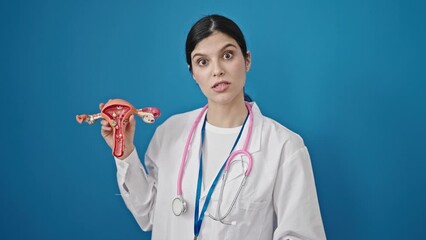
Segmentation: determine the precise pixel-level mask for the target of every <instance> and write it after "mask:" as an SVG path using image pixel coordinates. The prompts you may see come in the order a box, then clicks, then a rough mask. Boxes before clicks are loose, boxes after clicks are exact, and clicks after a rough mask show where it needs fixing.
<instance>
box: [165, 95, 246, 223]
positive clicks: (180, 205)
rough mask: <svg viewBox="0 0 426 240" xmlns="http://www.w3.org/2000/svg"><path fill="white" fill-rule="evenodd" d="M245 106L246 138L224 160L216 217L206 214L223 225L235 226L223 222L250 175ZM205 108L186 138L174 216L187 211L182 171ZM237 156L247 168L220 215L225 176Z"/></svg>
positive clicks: (174, 204)
mask: <svg viewBox="0 0 426 240" xmlns="http://www.w3.org/2000/svg"><path fill="white" fill-rule="evenodd" d="M245 105H246V107H247V109H248V111H249V125H248V132H247V137H246V139H245V142H244V146H243V148H242V149H240V150H235V151H233V152H232V153H231V154H230V155H229V157H228V159H227V160H226V165H225V169H224V172H223V175H222V184H221V185H222V186H221V189H220V195H219V204H218V207H217V209H216V210H217V215H216V217H214V216H212V215H211V214H209V213H207V212H206V215H208V216H209V217H210V218H212V219H213V220H216V221H220V222H222V223H224V224H235V223H234V222H232V223H227V222H224V221H223V220H224V219H225V218H226V217H227V216H228V215H229V213H230V212H231V210H232V208H233V207H234V205H235V203H236V200H237V198H238V196H239V194H240V192H241V189H242V188H243V186H244V184H245V182H246V179H247V177H248V176H249V175H250V172H251V169H252V165H253V157H252V156H251V154H250V153H249V152H248V151H247V147H248V144H249V142H250V139H251V133H252V130H253V112H252V109H251V105H250V104H248V103H247V102H246V103H245ZM207 108H208V105H206V106H205V107H204V108H203V109H202V110H201V112H200V114H199V115H198V116H197V118H196V119H195V122H194V124H193V125H192V127H191V130H190V132H189V135H188V138H187V140H186V144H185V150H184V152H183V156H182V162H181V165H180V169H179V175H178V180H177V196H176V197H175V198H174V199H173V202H172V210H173V213H174V214H175V215H176V216H180V215H181V214H182V213H185V212H186V210H187V208H188V206H187V204H186V201H185V200H184V198H183V195H182V178H183V174H184V169H185V166H186V162H187V159H188V151H189V145H190V144H191V142H192V139H193V137H194V132H195V129H196V128H197V126H198V124H199V123H200V121H201V119H202V117H203V115H204V113H205V112H206V111H207ZM238 155H244V156H246V157H247V158H248V167H247V170H246V171H245V173H244V178H243V180H242V181H241V184H240V187H239V189H238V191H237V193H236V194H235V197H234V199H233V201H232V203H231V206H230V207H229V209H228V211H227V212H226V214H225V215H221V214H220V203H221V201H222V196H223V189H224V185H225V182H226V179H227V176H228V171H229V168H230V164H231V162H232V161H233V160H234V159H235V157H236V156H238Z"/></svg>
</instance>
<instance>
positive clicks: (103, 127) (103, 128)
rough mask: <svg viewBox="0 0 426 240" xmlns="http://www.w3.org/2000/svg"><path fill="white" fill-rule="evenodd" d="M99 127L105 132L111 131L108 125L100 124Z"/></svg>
mask: <svg viewBox="0 0 426 240" xmlns="http://www.w3.org/2000/svg"><path fill="white" fill-rule="evenodd" d="M101 129H102V131H105V132H111V130H112V128H111V127H109V126H102V127H101Z"/></svg>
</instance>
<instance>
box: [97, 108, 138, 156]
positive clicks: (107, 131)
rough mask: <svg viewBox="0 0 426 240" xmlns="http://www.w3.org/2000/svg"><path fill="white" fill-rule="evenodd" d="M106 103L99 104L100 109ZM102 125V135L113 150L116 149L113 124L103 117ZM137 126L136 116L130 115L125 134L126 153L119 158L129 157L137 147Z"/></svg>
mask: <svg viewBox="0 0 426 240" xmlns="http://www.w3.org/2000/svg"><path fill="white" fill-rule="evenodd" d="M104 105H105V104H104V103H100V104H99V109H100V110H102V108H103V107H104ZM101 124H102V127H101V135H102V137H103V138H104V139H105V142H106V143H107V144H108V146H109V147H110V148H111V149H112V150H113V149H114V134H113V130H112V128H111V126H110V125H109V123H108V121H106V120H105V119H102V121H101ZM135 128H136V121H135V118H134V116H133V115H132V116H130V118H129V124H127V126H126V129H124V134H125V136H126V139H125V142H124V154H123V156H121V157H119V159H121V160H123V159H125V158H127V157H128V156H129V155H130V153H132V151H133V149H134V148H135V146H134V144H133V140H134V138H135Z"/></svg>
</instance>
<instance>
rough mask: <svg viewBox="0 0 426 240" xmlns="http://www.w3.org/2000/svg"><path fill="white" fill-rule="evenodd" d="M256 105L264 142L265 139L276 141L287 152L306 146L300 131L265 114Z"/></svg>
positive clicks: (271, 141)
mask: <svg viewBox="0 0 426 240" xmlns="http://www.w3.org/2000/svg"><path fill="white" fill-rule="evenodd" d="M254 107H255V108H254V109H253V110H255V109H256V110H257V111H258V113H257V114H258V116H259V120H260V121H261V129H262V142H263V143H264V144H265V141H267V142H270V143H274V146H276V147H281V148H282V149H283V150H284V151H285V152H286V153H287V154H291V153H292V152H296V151H298V150H299V149H301V148H304V147H305V143H304V141H303V138H302V137H301V136H300V135H299V134H298V133H296V132H294V131H292V130H290V129H289V128H287V127H286V126H284V125H282V124H281V123H279V122H278V121H276V120H274V119H272V118H270V117H267V116H264V115H263V114H262V113H261V112H260V110H259V108H258V107H257V106H256V105H255V106H254ZM276 144H277V145H276Z"/></svg>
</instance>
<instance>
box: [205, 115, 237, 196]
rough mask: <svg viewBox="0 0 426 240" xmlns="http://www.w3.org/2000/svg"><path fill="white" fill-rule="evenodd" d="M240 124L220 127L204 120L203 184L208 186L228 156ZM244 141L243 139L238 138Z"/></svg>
mask: <svg viewBox="0 0 426 240" xmlns="http://www.w3.org/2000/svg"><path fill="white" fill-rule="evenodd" d="M240 129H241V126H239V127H234V128H221V127H216V126H213V125H211V124H210V123H208V122H206V131H205V137H204V138H205V139H204V149H203V186H204V188H210V186H211V183H212V182H213V180H214V178H215V177H216V175H217V174H218V172H219V170H220V168H221V167H222V165H223V163H224V162H225V161H226V159H227V158H228V156H229V153H230V152H231V149H232V146H233V145H234V142H235V140H236V139H237V136H238V133H239V132H240ZM240 141H244V139H240Z"/></svg>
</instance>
